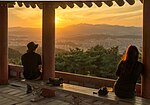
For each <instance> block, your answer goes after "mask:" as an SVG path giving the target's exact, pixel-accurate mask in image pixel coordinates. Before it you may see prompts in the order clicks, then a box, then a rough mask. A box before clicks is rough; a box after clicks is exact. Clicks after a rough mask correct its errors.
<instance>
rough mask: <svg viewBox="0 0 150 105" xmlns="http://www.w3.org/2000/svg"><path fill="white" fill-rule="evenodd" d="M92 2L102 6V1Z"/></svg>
mask: <svg viewBox="0 0 150 105" xmlns="http://www.w3.org/2000/svg"><path fill="white" fill-rule="evenodd" d="M94 3H95V4H96V5H97V6H98V7H101V6H102V3H101V2H99V1H94Z"/></svg>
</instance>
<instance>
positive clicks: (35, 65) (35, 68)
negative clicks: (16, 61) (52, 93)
mask: <svg viewBox="0 0 150 105" xmlns="http://www.w3.org/2000/svg"><path fill="white" fill-rule="evenodd" d="M37 47H38V44H35V43H34V42H29V43H28V44H27V48H28V50H27V53H25V54H23V55H22V57H21V61H22V65H23V69H24V70H23V75H24V78H25V79H27V80H37V79H40V77H41V72H40V70H41V67H40V65H41V56H40V55H39V54H37V53H35V50H36V48H37ZM31 92H32V88H31V86H30V85H28V84H27V94H28V93H31Z"/></svg>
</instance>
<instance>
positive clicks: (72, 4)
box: [65, 1, 74, 8]
mask: <svg viewBox="0 0 150 105" xmlns="http://www.w3.org/2000/svg"><path fill="white" fill-rule="evenodd" d="M65 3H66V5H68V6H69V7H70V8H73V7H74V3H73V2H72V1H68V2H65Z"/></svg>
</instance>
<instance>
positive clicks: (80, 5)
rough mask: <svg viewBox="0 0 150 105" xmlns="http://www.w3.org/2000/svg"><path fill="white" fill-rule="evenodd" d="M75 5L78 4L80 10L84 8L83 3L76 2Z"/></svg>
mask: <svg viewBox="0 0 150 105" xmlns="http://www.w3.org/2000/svg"><path fill="white" fill-rule="evenodd" d="M75 4H76V5H77V6H78V7H80V8H82V7H83V2H79V1H77V2H75Z"/></svg>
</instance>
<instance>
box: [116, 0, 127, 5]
mask: <svg viewBox="0 0 150 105" xmlns="http://www.w3.org/2000/svg"><path fill="white" fill-rule="evenodd" d="M115 1H116V3H117V4H118V5H119V6H123V5H124V4H125V2H124V1H123V0H115Z"/></svg>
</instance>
